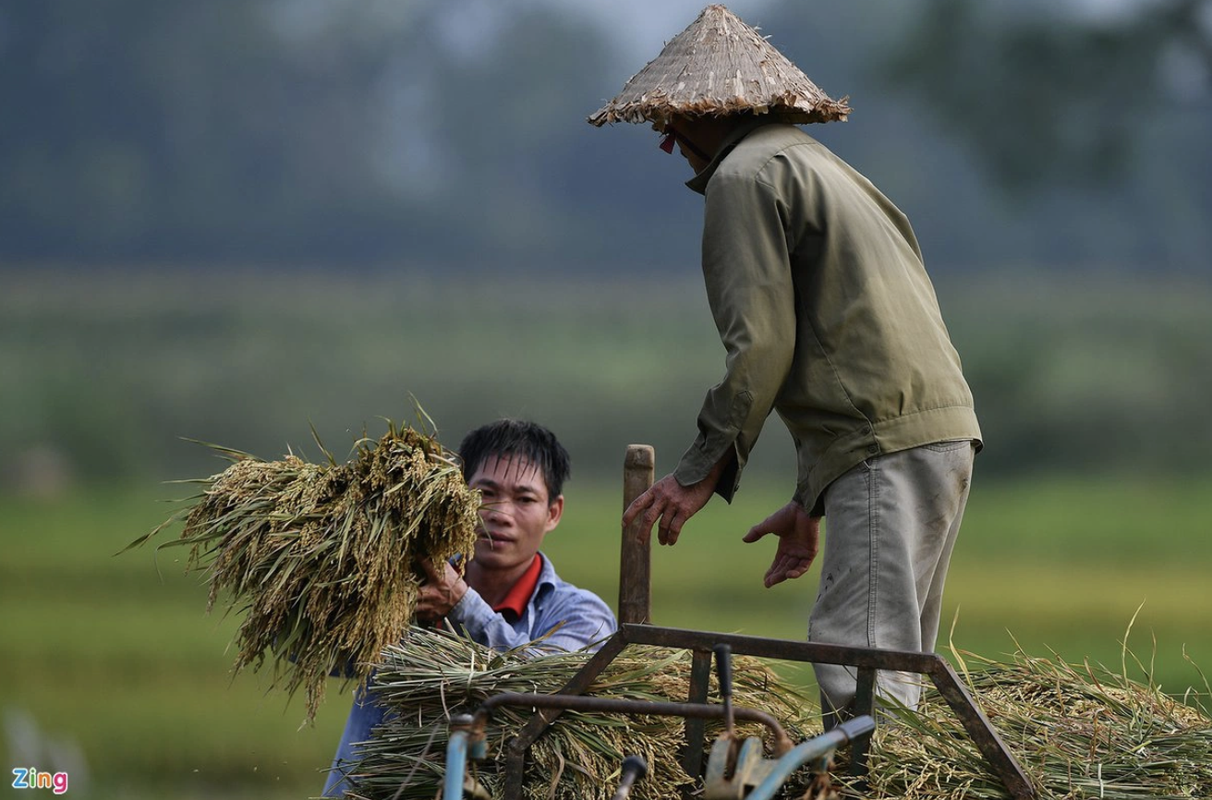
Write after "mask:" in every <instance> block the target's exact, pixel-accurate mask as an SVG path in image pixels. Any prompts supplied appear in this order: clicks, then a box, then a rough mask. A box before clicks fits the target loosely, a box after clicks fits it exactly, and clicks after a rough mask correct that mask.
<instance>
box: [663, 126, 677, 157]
mask: <svg viewBox="0 0 1212 800" xmlns="http://www.w3.org/2000/svg"><path fill="white" fill-rule="evenodd" d="M674 141H675V139H674V135H673V133H672V132H670V133H667V134H665V138H663V139H661V149H662V150H664V151H665V152H666V153H669V154H670V155H672V154H673V143H674Z"/></svg>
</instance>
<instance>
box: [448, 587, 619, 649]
mask: <svg viewBox="0 0 1212 800" xmlns="http://www.w3.org/2000/svg"><path fill="white" fill-rule="evenodd" d="M447 617H448V618H449V619H450V621H451V622H454V623H455V624H457V625H460V626H462V628H463V629H464V630H465V631H466V632H467V635H468V636H469V637H470V638H471V639H473V640H474V641H477V642H480V643H482V644H484V645H486V646H487V647H489V648H490V649H492V650H497V651H505V650H513V649H515V648H518V647H522V646H523V645H526V644H529V643H530V642H531V641H533V640H535V639H538V638H540V637H542V636H544V635H546V634H550V635H549V636H547V638H546V639H544V640H543V642H542V643H541V644H540V645H539V646H538V647H537V648H536V649H538V650H580V649H583V648H586V647H590V646H592V645H596V644H598V643H600V641H601V640H603V639H605V638H606V637H608V636H610V635H611V634H612V633H614V631H615V629H616V627H617V626H616V624H615V619H614V615H613V614H612V613H611V611H610V608H609V607H608V606H607V605H606V604H605V603H604V602H602V600H601V599H600V598H599V597H598V596H597V595H595V594H593V593H592V592H587V591H584V590H582V589H577V590H575V591H568V592H554V593H552V595H551V596H549V597H547V598H543V599H541V600H539V601H537V602H536V608H535V615H534V620H533V622H532V624H531V626H530V628H529V629H523V630H517V629H515V628H514V626H512V625H510V624H509V623H508V622H506V621H505V618H504V617H503V616H501V615H500V614H498V613H497V612H496V611H493V609H492V606H490V605H488V603H487V602H485V601H484V598H482V597H480V595H479V593H478V592H476V590H475V589H471V588H468V590H467V592H466V594H464V595H463V598H462V599H461V600H459V602H458V603H456V604H455V606H454V608H452V609H451V610H450V613H449V614H447ZM553 631H554V632H553ZM593 649H596V647H595V648H593Z"/></svg>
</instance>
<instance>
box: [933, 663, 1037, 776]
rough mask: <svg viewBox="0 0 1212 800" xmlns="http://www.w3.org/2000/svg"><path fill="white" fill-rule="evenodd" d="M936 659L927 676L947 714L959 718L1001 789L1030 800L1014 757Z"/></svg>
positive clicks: (965, 690)
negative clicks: (945, 704) (943, 703)
mask: <svg viewBox="0 0 1212 800" xmlns="http://www.w3.org/2000/svg"><path fill="white" fill-rule="evenodd" d="M936 658H937V659H938V660H937V661H936V662H935V667H934V669H933V670H931V671H930V672H929V673H928V674H929V675H930V678H931V680H933V681H934V686H935V688H937V689H938V693H939V694H941V695H942V696H943V699H944V700H946V701H947V705H949V706H951V710H952V711H954V712H955V715H956V716H957V717H959V721H960V723H961V724H962V725H963V726H964V730H966V731H967V732H968V735H969V736H971V737H972V741H973V742H975V743H976V746H977V748H978V749H980V751H981V754H982V755H983V756H984V757H985V760H986V761H988V762H989V765H990V766H992V767H993V771H994V772H996V773H997V776H998V777H999V778H1001V781H1002V785H1003V786H1005V787H1006V789H1007V790H1008V791H1009V792H1010V794H1011V795H1013V796H1014V797H1015V798H1024V800H1028V799H1029V798H1033V797H1034V796H1035V789H1034V788H1032V786H1031V781H1030V779H1029V778H1027V776H1026V774H1025V773H1024V772H1023V770H1022V767H1020V766H1019V764H1018V762H1017V761H1015V760H1014V756H1013V755H1011V753H1010V751H1009V750H1008V749H1007V748H1006V743H1005V742H1003V741H1002V737H1001V736H999V735H998V733H997V730H996V729H995V728H994V727H993V724H992V723H991V722H989V718H988V717H986V716H985V712H984V711H982V710H981V709H980V707H979V706H978V705H977V704H976V702H975V701H974V700H973V699H972V695H971V693H969V692H968V688H967V687H966V686H964V683H963V681H961V680H960V679H959V676H958V675H956V674H955V670H954V669H952V668H951V664H949V663H948V662H947V661H946V660H945V659H943V658H942V657H939V656H936Z"/></svg>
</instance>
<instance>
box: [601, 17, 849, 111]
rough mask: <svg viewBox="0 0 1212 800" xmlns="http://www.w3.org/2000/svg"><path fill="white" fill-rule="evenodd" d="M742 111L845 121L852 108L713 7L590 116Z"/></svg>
mask: <svg viewBox="0 0 1212 800" xmlns="http://www.w3.org/2000/svg"><path fill="white" fill-rule="evenodd" d="M739 113H755V114H767V113H768V114H772V115H774V116H777V117H778V118H779V119H781V120H783V121H785V122H791V123H797V124H798V123H809V122H832V121H835V120H844V119H846V117H847V115H849V113H850V107H849V106H848V105H846V101H845V99H843V100H840V101H838V100H833V99H831V98H830V97H829V96H828V95H826V94H825V93H824V92H823V91H821V89H820V88H819V87H817V85H816V84H815V83H813V82H812V81H811V80H809V79H808V76H807V75H805V74H804V73H803V72H801V71H800V70H799V69H798V68H797V67H796V66H795V64H792V63H791V61H789V60H788V59H787V57H786V56H784V55H783V54H782V53H780V52H779V51H778V50H776V49H775V48H774V47H773V46H772V45H771V44H770V43H769V42H767V41H766V39H765V38H763V37H762V35H761V34H759V33H758V32H757V30H756V29H754V28H751V27H750V26H748V25H746V24H745V23H744V22H743V21H742V20H741V19H740V18H739V17H737V16H736V15H735V14H733V13H732V12H731V11H729V10H728V9H727V8H725V7H724V6H721V5H711V6H707V8H705V9H704V10H703V12H702V13H701V14H699V16H698V18H697V19H696V20H695V21H694V22H692V23H691V24H690V26H689V27H687V28H686V30H684V31H682V32H681V33H679V34H678V35H677V36H675V37H674V38H673V39H671V40H670V41H669V43H668V44H667V45H665V48H664V49H663V50H661V52H660V55H658V56H657V57H656V58H654V59H653V60H652V61H650V62H648V64H647V65H646V66H645V67H644V68H643V69H642V70H640V71H639V72H638V73H636V74H635V75H634V76H633V77H632V78H631V80H629V81H627V83H626V85H625V86H624V87H623V90H622V91H621V92H620V93H619V95H618V96H617V97H615V98H614V99H613V100H611V101H610V102H609V103H607V104H606V105H605V106H603V107H602V108H600V109H598V110H597V111H596V112H594V113H593V114H592V115H591V116H590V117H589V120H588V121H589V123H590V124H591V125H595V126H598V127H600V126H602V125H605V124H607V123H614V122H635V123H640V122H644V121H645V120H647V121H650V122H655V123H657V124H658V125H659V126H660V125H663V124H664V123H665V122H666V121H668V120H669V119H670V117H672V116H674V115H683V116H691V117H693V116H704V115H710V116H720V115H725V114H739Z"/></svg>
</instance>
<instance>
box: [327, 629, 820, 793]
mask: <svg viewBox="0 0 1212 800" xmlns="http://www.w3.org/2000/svg"><path fill="white" fill-rule="evenodd" d="M588 659H589V654H587V653H584V652H576V653H556V654H552V655H544V656H541V657H537V658H533V657H527V656H526V655H525V654H524V653H523V652H520V651H512V652H509V653H504V654H497V653H493V652H492V651H490V650H487V649H486V648H484V647H482V646H480V645H478V644H476V643H474V642H472V641H469V640H467V639H466V638H462V637H459V636H455V635H452V634H448V633H444V632H441V631H432V630H425V629H422V628H413V629H411V630H410V631H409V633H408V637H407V639H406V641H405V642H403V644H402V645H400V646H393V647H390V648H388V650H387V652H386V653H384V659H383V662H382V663H381V664H380V665H379V668H378V670H377V672H376V674H375V676H374V678H373V679H372V681H371V684H370V691H371V693H372V694H373V695H374V696H375V698H376V700H377V701H378V702H380V703H382V704H383V705H385V706H387V708H388V709H389V714H388V715H387V718H386V720H385V722H384V723H383V724H382V725H381V726H379V727H378V728H376V730H375V731H374V735H373V736H372V738H371V741H370V742H368V743H366V744H365V745H364V746H363V749H362V753H363V760H362V762H361V763H360V764H359V765H357V767H356V768H355V769H354V770H353V771H352V775H353V776H354V780H355V781H356V784H355V789H354V790H353V791H352V792H351V793H350V794H349V795H347V796H349V797H357V798H365V799H366V800H387V799H388V798H400V800H432V798H433V797H435V796H436V794H437V793H438V791H439V788H440V787H441V785H442V777H443V775H444V774H445V763H444V762H445V753H446V742H447V739H448V727H447V725H448V722H449V719H450V717H451V716H453V715H455V714H459V713H474V712H475V710H476V709H477V708H478V707H479V705H480V704H481V703H482V702H483V701H484V700H485V699H486V698H488V697H490V696H492V695H494V694H498V693H501V692H529V693H552V692H556V691H558V690H559V689H560V688H561V687H563V686H564V684H565V683H566V682H567V681H568V680H569V679H570V678H572V676H573V675H575V674H576V672H577V671H578V670H579V669H580V668H581V667H582V666H584V664H585V662H586V661H587V660H588ZM690 664H691V659H690V654H689V653H688V652H686V651H673V650H665V649H660V648H639V647H634V646H633V647H629V648H628V649H627V650H625V651H624V652H623V653H622V655H620V656H619V657H618V658H616V659H615V660H614V661H613V662H612V663H611V664H610V666H608V667H607V668H606V669H605V670H604V671H603V673H602V674H601V675H599V676H598V678H597V680H596V681H594V683H593V685H592V686H591V687H590V689H589V691H588V692H586V694H588V695H594V696H597V697H609V698H617V699H629V700H658V701H671V700H672V701H675V702H684V701H685V700H686V697H687V694H688V692H689V686H690ZM712 691H713V692H715V691H717V690H716V689H715V688H713V689H712ZM712 702H719V699H718V697H716V698H713V700H712ZM733 703H734V704H735V705H736V706H748V707H751V708H759V709H761V710H764V711H767V712H768V713H770V714H773V715H774V716H775V717H776V718H778V719H779V720H780V721H782V722H783V724H784V727H785V728H786V730H787V733H788V735H789V736H790V737H791V738H792V740H793V741H798V740H801V739H803V738H804V736H803V733H802V731H801V729H800V725H801V722H800V719H801V714H802V710H803V707H804V701H803V699H802V698H801V697H800V696H799V695H798V694H797V693H796V692H795V691H794V690H792V689H790V688H789V687H788V686H787V685H785V684H783V683H781V682H780V680H779V678H778V676H777V675H776V674H775V673H774V672H772V671H771V670H770V669H769V668H768V667H766V666H765V665H764V664H762V663H761V662H760V661H757V660H756V659H751V658H746V657H735V658H734V659H733ZM532 714H533V711H532V710H531V709H525V708H512V707H501V708H499V709H497V710H496V711H495V712H494V713H493V715H492V718H491V719H490V721H489V725H488V729H487V737H488V758H487V759H486V760H485V761H483V762H479V763H478V764H477V763H476V762H469V764H468V769H469V771H471V772H472V774H474V775H475V776H476V777H477V778H478V779H479V781H480V783H481V784H483V785H484V787H485V788H487V789H488V791H489V793H490V794H491V795H492V796H493V797H497V798H499V797H502V796H503V779H504V756H505V747H506V745H507V744H508V742H509V740H510V739H511V738H512V737H513V736H515V735H516V734H517V733H518V732H519V731H520V730H521V728H522V726H523V725H525V723H526V722H527V720H529V719H530V717H531V715H532ZM737 728H738V733H739V734H740V735H743V736H761V735H762V733H763V732H764V730H765V729H764V728H761V727H760V726H754V725H750V724H740V723H738V726H737ZM722 729H723V728H722V723H717V722H712V721H709V722H708V723H707V732H708V738H709V739H713V738H714V737H715V736H716V735H718V734H719V733H720V732H721V731H722ZM684 743H685V733H684V720H682V719H681V718H680V717H657V716H627V715H620V714H598V713H586V712H571V711H569V712H565V713H564V714H563V715H562V716H561V717H560V718H559V719H557V720H556V721H555V722H554V723H553V724H552V726H551V727H550V728H549V729H548V730H547V732H546V733H545V734H544V735H543V736H541V737H540V738H539V739H538V741H536V742H535V744H534V745H533V746H532V747H531V749H530V755H529V757H528V759H527V766H526V775H525V782H524V794H525V795H526V797H528V798H532V799H533V800H597V799H599V798H600V799H601V800H607V798H610V797H611V795H612V793H613V791H614V787H615V785H616V784H617V781H618V777H619V767H620V765H621V764H622V761H623V758H624V757H625V756H627V755H632V754H635V755H639V756H642V757H643V758H644V760H645V761H647V763H648V775H647V777H645V778H644V779H643V780H642V781H639V782H638V783H637V784H635V787H634V788H633V789H632V792H631V797H633V798H635V799H636V800H669V798H673V797H678V796H680V791H681V789H682V787H684V786H686V785H687V784H689V783H690V782H691V781H690V778H689V777H688V776H687V775H686V773H685V772H683V770H682V768H681V765H680V761H679V759H680V757H681V753H682V748H683V746H684ZM768 744H769V743H768ZM473 765H474V766H473Z"/></svg>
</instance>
